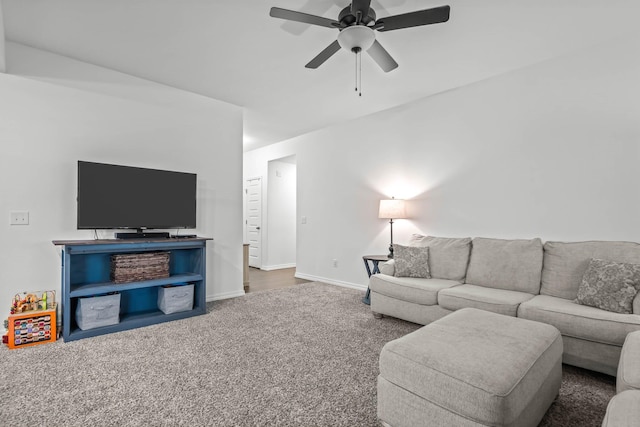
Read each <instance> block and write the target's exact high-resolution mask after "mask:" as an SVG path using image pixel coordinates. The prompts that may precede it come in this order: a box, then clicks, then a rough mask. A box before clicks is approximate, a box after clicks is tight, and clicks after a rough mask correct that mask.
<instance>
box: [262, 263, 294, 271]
mask: <svg viewBox="0 0 640 427" xmlns="http://www.w3.org/2000/svg"><path fill="white" fill-rule="evenodd" d="M295 266H296V263H295V262H294V263H293V264H277V265H263V266H262V267H260V270H264V271H271V270H282V269H283V268H295Z"/></svg>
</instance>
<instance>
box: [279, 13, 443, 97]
mask: <svg viewBox="0 0 640 427" xmlns="http://www.w3.org/2000/svg"><path fill="white" fill-rule="evenodd" d="M450 9H451V8H450V7H449V6H440V7H435V8H431V9H425V10H419V11H416V12H409V13H404V14H401V15H393V16H387V17H384V18H380V19H376V13H375V11H374V10H373V8H372V7H371V0H352V1H351V4H350V5H349V6H347V7H345V8H344V9H342V11H341V12H340V14H339V15H338V19H337V20H333V19H329V18H324V17H322V16H316V15H310V14H308V13H303V12H296V11H293V10H288V9H281V8H279V7H272V8H271V12H270V13H269V15H270V16H272V17H274V18H280V19H286V20H290V21H296V22H303V23H306V24H312V25H319V26H321V27H328V28H335V29H338V30H339V31H340V33H339V34H338V39H337V40H335V41H334V42H333V43H331V44H330V45H329V46H327V47H326V48H325V49H324V50H323V51H322V52H320V53H319V54H318V55H317V56H316V57H315V58H313V59H312V60H311V61H310V62H309V63H308V64H307V65H305V67H307V68H318V67H319V66H320V65H322V64H323V63H324V62H325V61H326V60H327V59H329V58H330V57H331V56H333V55H334V54H335V53H336V52H338V51H339V50H340V48H343V49H346V50H348V51H351V52H354V53H355V54H356V67H358V61H359V60H360V53H361V52H362V51H366V52H367V53H368V54H369V56H371V58H373V60H374V61H375V62H376V63H377V64H378V65H379V66H380V68H382V70H384V72H389V71H391V70H393V69H395V68H397V67H398V63H397V62H396V61H395V60H394V59H393V58H392V57H391V55H390V54H389V52H387V51H386V50H385V48H383V47H382V45H381V44H380V43H379V42H378V41H377V40H376V36H375V33H374V31H393V30H400V29H403V28H409V27H418V26H421V25H430V24H438V23H441V22H447V21H448V20H449V12H450ZM356 90H357V88H356Z"/></svg>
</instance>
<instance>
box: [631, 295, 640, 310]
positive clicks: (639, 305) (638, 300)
mask: <svg viewBox="0 0 640 427" xmlns="http://www.w3.org/2000/svg"><path fill="white" fill-rule="evenodd" d="M632 310H633V314H640V292H638V293H637V294H636V297H635V298H634V299H633V306H632Z"/></svg>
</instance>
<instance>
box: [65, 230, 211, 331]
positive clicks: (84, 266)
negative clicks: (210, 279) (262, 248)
mask: <svg viewBox="0 0 640 427" xmlns="http://www.w3.org/2000/svg"><path fill="white" fill-rule="evenodd" d="M207 240H211V239H209V238H204V237H198V238H194V239H182V240H174V239H156V240H153V239H149V240H54V242H53V243H54V244H55V245H57V246H61V247H62V301H61V302H62V336H63V338H64V341H65V342H69V341H73V340H78V339H81V338H88V337H93V336H97V335H102V334H108V333H112V332H118V331H124V330H127V329H134V328H139V327H141V326H148V325H153V324H156V323H161V322H168V321H171V320H177V319H185V318H187V317H191V316H196V315H200V314H205V313H206V310H207V308H206V283H207V281H206V264H207V257H206V242H207ZM159 251H160V252H165V251H166V252H169V254H170V255H169V277H165V278H159V279H148V280H139V281H133V282H127V283H115V282H114V281H113V280H112V279H111V274H110V270H111V269H110V266H111V256H112V255H117V254H132V253H151V252H159ZM187 283H188V284H193V287H194V291H193V293H194V299H193V308H192V309H191V310H188V311H180V312H177V313H171V314H165V313H164V312H162V311H161V310H160V309H159V307H158V294H159V289H160V288H161V287H162V286H166V285H180V284H187ZM111 292H118V293H120V316H119V319H120V321H119V323H117V324H115V325H109V326H100V327H97V328H93V329H86V330H82V329H80V327H79V325H78V322H77V320H76V309H77V307H78V304H79V300H80V299H81V298H86V297H92V296H100V295H106V294H109V293H111Z"/></svg>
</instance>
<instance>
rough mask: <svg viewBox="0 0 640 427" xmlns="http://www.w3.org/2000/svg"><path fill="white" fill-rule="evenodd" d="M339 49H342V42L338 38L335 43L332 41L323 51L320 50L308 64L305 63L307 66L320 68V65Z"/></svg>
mask: <svg viewBox="0 0 640 427" xmlns="http://www.w3.org/2000/svg"><path fill="white" fill-rule="evenodd" d="M339 50H340V43H338V40H336V41H334V42H333V43H331V44H330V45H329V46H327V47H326V48H325V49H324V50H323V51H322V52H320V53H319V54H318V56H316V57H315V58H313V59H312V60H311V61H310V62H309V63H308V64H307V65H305V67H307V68H318V67H319V66H321V65H322V64H324V62H325V61H326V60H327V59H329V58H331V57H332V56H333V54H334V53H336V52H337V51H339Z"/></svg>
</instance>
